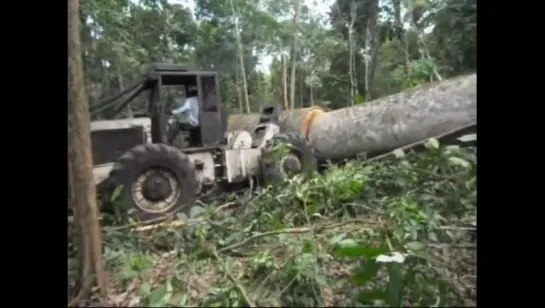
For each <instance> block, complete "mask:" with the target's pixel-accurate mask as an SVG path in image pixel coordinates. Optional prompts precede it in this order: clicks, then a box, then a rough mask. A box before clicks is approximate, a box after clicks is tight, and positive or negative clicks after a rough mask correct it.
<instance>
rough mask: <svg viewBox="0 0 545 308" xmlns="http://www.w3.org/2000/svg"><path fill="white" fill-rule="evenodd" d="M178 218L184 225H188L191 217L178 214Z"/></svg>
mask: <svg viewBox="0 0 545 308" xmlns="http://www.w3.org/2000/svg"><path fill="white" fill-rule="evenodd" d="M176 218H178V220H179V221H181V222H183V223H187V221H188V220H189V217H187V215H186V214H185V213H178V214H176Z"/></svg>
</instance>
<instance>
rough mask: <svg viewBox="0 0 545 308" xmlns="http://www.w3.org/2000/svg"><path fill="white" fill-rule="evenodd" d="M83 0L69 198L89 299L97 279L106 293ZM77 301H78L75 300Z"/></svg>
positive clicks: (73, 71)
mask: <svg viewBox="0 0 545 308" xmlns="http://www.w3.org/2000/svg"><path fill="white" fill-rule="evenodd" d="M79 9H80V7H79V0H69V1H68V170H69V181H70V191H69V193H70V196H69V201H71V202H72V205H73V207H74V217H75V221H76V224H77V227H78V236H79V238H78V240H79V241H78V247H79V251H78V253H79V255H80V256H81V263H80V264H81V267H82V276H81V279H82V287H81V289H80V292H79V294H78V296H77V297H76V299H75V300H74V301H77V300H79V299H82V298H85V297H86V295H87V294H88V293H89V292H90V291H91V287H92V286H93V284H94V283H95V282H96V284H97V286H98V287H99V290H100V293H101V296H102V297H105V296H106V291H107V289H106V286H107V281H106V274H105V271H104V267H103V264H102V241H101V234H100V223H99V220H98V218H99V217H98V216H99V215H98V207H97V201H96V188H95V183H94V179H93V158H92V155H91V138H90V135H91V134H90V128H91V124H90V116H89V105H88V102H87V96H86V94H85V89H84V85H83V63H82V59H81V54H82V53H81V43H80V18H79V16H80V14H79ZM72 304H75V303H72Z"/></svg>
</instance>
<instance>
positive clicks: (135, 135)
mask: <svg viewBox="0 0 545 308" xmlns="http://www.w3.org/2000/svg"><path fill="white" fill-rule="evenodd" d="M91 142H92V146H93V163H94V165H100V164H106V163H110V162H113V161H114V160H115V159H116V158H118V157H119V156H121V155H122V154H123V153H125V152H126V151H128V150H130V149H132V148H133V147H134V146H136V145H139V144H143V143H144V142H145V135H144V128H143V127H141V126H139V127H130V128H118V129H108V130H97V131H93V132H91Z"/></svg>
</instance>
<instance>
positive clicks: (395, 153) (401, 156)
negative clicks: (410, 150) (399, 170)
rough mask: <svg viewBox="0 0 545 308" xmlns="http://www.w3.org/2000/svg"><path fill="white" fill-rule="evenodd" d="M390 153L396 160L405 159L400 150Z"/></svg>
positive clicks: (403, 153)
mask: <svg viewBox="0 0 545 308" xmlns="http://www.w3.org/2000/svg"><path fill="white" fill-rule="evenodd" d="M392 153H393V154H394V156H395V157H396V158H403V157H405V152H403V150H402V149H395V150H394V151H393V152H392Z"/></svg>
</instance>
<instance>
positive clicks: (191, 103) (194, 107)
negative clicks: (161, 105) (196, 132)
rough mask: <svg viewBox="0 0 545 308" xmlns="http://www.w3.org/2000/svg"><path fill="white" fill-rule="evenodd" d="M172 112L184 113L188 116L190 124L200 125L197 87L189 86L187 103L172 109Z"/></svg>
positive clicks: (176, 114) (175, 113) (176, 113)
mask: <svg viewBox="0 0 545 308" xmlns="http://www.w3.org/2000/svg"><path fill="white" fill-rule="evenodd" d="M172 114H174V115H175V116H178V115H180V114H184V115H186V116H187V118H188V124H189V125H191V126H193V127H197V126H199V99H198V98H197V89H196V87H189V89H188V91H187V96H186V99H185V103H184V104H183V106H182V107H180V108H176V109H174V110H172Z"/></svg>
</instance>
